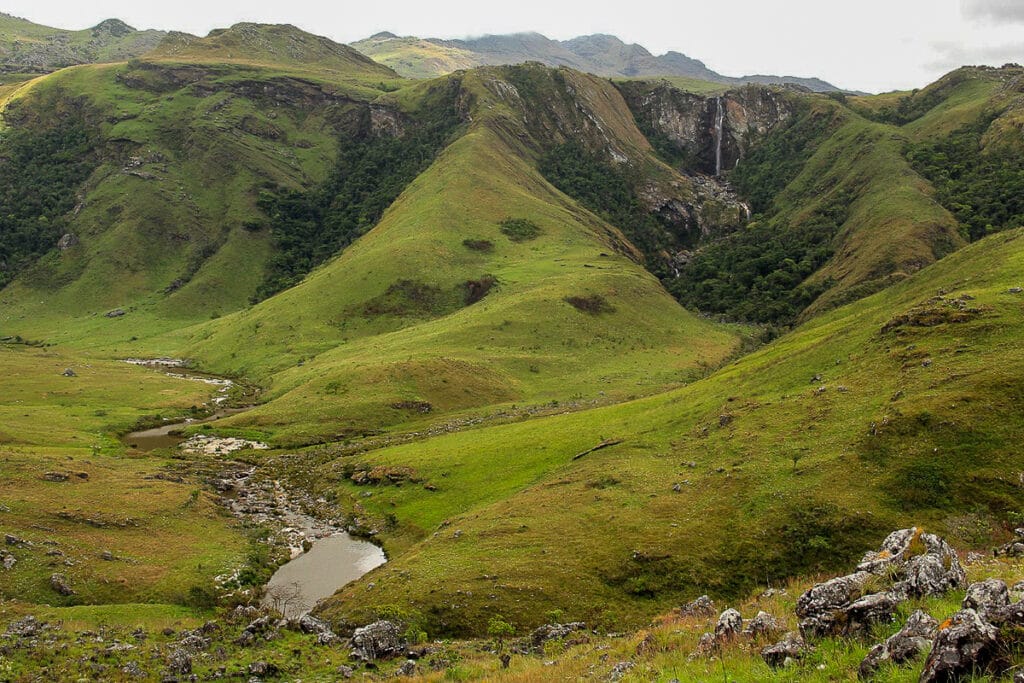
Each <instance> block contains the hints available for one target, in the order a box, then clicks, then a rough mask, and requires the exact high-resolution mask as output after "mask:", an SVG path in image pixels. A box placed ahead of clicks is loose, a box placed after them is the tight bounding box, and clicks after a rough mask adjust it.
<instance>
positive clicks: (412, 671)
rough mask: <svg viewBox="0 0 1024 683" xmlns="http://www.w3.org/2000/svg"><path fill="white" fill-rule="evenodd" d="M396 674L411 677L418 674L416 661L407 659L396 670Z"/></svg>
mask: <svg viewBox="0 0 1024 683" xmlns="http://www.w3.org/2000/svg"><path fill="white" fill-rule="evenodd" d="M395 675H396V676H405V677H411V676H415V675H416V662H415V661H414V660H412V659H407V660H405V661H404V662H403V663H402V665H401V666H400V667H398V669H396V670H395Z"/></svg>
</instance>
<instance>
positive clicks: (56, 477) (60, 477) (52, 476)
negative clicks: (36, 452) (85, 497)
mask: <svg viewBox="0 0 1024 683" xmlns="http://www.w3.org/2000/svg"><path fill="white" fill-rule="evenodd" d="M70 478H71V477H69V476H68V475H67V474H66V473H64V472H47V473H46V474H44V475H43V479H44V480H45V481H53V482H62V481H67V480H68V479H70Z"/></svg>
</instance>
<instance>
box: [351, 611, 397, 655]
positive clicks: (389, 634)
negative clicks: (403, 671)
mask: <svg viewBox="0 0 1024 683" xmlns="http://www.w3.org/2000/svg"><path fill="white" fill-rule="evenodd" d="M407 645H408V644H407V643H406V642H405V638H403V637H402V634H401V632H400V631H399V629H398V625H397V624H395V623H394V622H391V621H387V620H381V621H375V622H373V623H372V624H367V625H366V626H362V627H360V628H357V629H356V630H355V633H353V634H352V640H351V646H352V656H353V657H354V658H356V659H359V660H362V661H364V662H372V661H374V660H377V659H387V658H391V657H397V656H398V655H400V654H403V653H404V652H405V649H406V647H407Z"/></svg>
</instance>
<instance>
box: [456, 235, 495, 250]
mask: <svg viewBox="0 0 1024 683" xmlns="http://www.w3.org/2000/svg"><path fill="white" fill-rule="evenodd" d="M462 246H464V247H465V248H466V249H469V250H470V251H479V252H483V253H485V254H489V253H491V252H492V251H494V242H492V241H490V240H479V239H470V238H466V239H464V240H462Z"/></svg>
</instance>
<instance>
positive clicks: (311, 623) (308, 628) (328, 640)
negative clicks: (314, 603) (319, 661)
mask: <svg viewBox="0 0 1024 683" xmlns="http://www.w3.org/2000/svg"><path fill="white" fill-rule="evenodd" d="M298 624H299V630H300V631H302V632H303V633H312V634H315V635H316V643H317V645H333V644H334V643H336V642H338V640H340V639H339V638H338V636H337V635H335V633H334V631H332V630H331V627H330V626H328V625H327V622H325V621H323V620H321V619H317V618H316V617H314V616H313V615H312V614H304V615H302V616H301V617H300V618H299V622H298Z"/></svg>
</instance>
